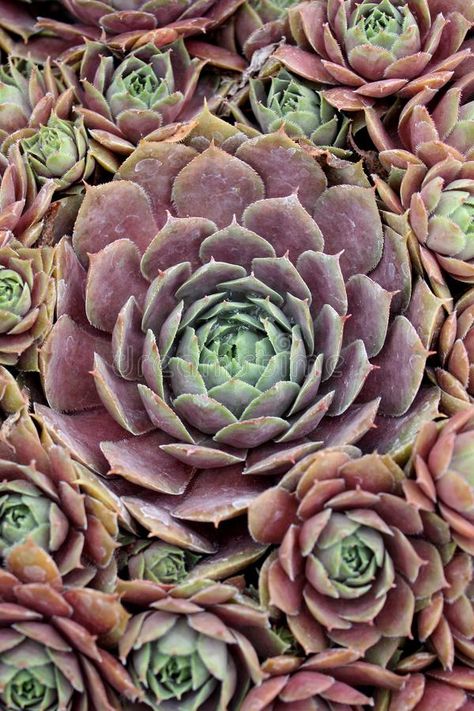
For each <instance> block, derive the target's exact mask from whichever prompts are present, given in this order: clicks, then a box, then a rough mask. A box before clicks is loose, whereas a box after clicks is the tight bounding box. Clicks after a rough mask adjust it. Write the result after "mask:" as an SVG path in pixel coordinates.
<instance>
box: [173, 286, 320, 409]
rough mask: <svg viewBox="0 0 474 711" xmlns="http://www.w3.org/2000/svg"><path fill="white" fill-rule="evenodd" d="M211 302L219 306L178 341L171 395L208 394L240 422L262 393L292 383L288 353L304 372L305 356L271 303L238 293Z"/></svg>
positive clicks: (298, 338)
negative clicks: (293, 355)
mask: <svg viewBox="0 0 474 711" xmlns="http://www.w3.org/2000/svg"><path fill="white" fill-rule="evenodd" d="M216 298H217V299H218V303H215V304H214V305H213V306H212V307H211V308H210V309H203V313H200V314H199V315H198V316H197V318H195V319H193V320H191V321H190V322H189V325H187V326H186V327H185V328H184V331H183V333H182V335H181V338H180V339H179V340H178V344H177V349H176V356H175V357H173V358H171V359H170V361H169V370H170V373H171V383H172V387H173V392H174V394H175V396H176V397H179V396H180V395H183V394H185V393H192V394H197V395H198V394H206V393H207V394H208V395H209V396H210V397H211V398H213V399H214V400H217V401H218V402H220V403H222V404H223V405H225V407H226V408H228V410H229V411H230V412H231V413H232V414H233V415H234V416H235V417H236V418H239V417H241V416H243V417H244V416H245V414H244V413H245V411H246V410H248V409H249V407H251V403H252V402H253V401H254V400H255V399H256V398H257V397H258V396H260V395H261V394H262V393H263V392H264V391H266V390H268V389H269V388H271V387H272V386H274V385H276V383H279V382H281V381H287V380H291V379H292V370H293V369H292V367H290V365H291V363H290V361H291V358H290V353H291V350H292V348H293V350H294V353H295V358H299V360H300V361H301V363H300V364H299V365H302V366H303V372H304V370H305V369H306V352H305V348H304V345H303V342H302V338H301V333H300V332H299V329H298V332H293V333H292V325H291V323H290V321H289V320H288V318H287V317H286V316H285V314H284V313H283V311H282V310H281V309H280V308H279V307H278V306H277V305H276V304H275V303H274V302H273V301H271V300H270V298H266V299H264V298H261V297H259V296H250V295H249V296H247V297H243V298H242V294H240V298H239V300H237V297H235V296H234V295H233V294H227V296H226V294H224V293H223V294H217V295H214V300H216ZM201 301H202V302H203V303H202V304H201V306H204V305H205V303H206V302H205V300H201ZM198 306H199V305H198ZM297 350H298V351H299V352H298V353H296V351H297ZM294 365H295V368H296V362H295V364H294ZM293 375H295V373H293ZM247 414H249V413H247Z"/></svg>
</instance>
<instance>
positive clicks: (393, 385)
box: [360, 316, 428, 416]
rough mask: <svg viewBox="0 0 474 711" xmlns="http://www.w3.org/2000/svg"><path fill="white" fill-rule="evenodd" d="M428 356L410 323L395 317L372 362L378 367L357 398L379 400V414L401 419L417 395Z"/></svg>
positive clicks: (402, 317) (405, 319)
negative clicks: (380, 348)
mask: <svg viewBox="0 0 474 711" xmlns="http://www.w3.org/2000/svg"><path fill="white" fill-rule="evenodd" d="M427 356H428V351H427V350H426V349H425V347H424V346H423V344H422V342H421V340H420V338H419V337H418V334H417V333H416V331H415V329H414V327H413V326H412V324H411V323H410V321H408V319H407V318H405V317H404V316H397V317H396V319H395V320H394V321H393V323H392V325H391V326H390V328H389V330H388V334H387V340H386V342H385V345H384V347H383V348H382V350H381V351H380V353H379V355H378V356H376V357H375V358H374V359H373V360H372V364H373V365H375V366H378V367H377V368H376V369H374V370H372V372H371V373H369V375H368V377H367V380H366V382H365V385H364V387H363V388H362V392H361V395H360V398H361V399H363V400H369V399H372V398H374V397H379V396H380V397H381V403H380V412H381V414H384V415H395V416H399V415H404V414H405V413H406V412H407V411H408V409H409V407H410V405H411V404H412V403H413V400H414V399H415V396H416V394H417V393H418V390H419V387H420V385H421V381H422V378H423V373H424V368H425V363H426V358H427Z"/></svg>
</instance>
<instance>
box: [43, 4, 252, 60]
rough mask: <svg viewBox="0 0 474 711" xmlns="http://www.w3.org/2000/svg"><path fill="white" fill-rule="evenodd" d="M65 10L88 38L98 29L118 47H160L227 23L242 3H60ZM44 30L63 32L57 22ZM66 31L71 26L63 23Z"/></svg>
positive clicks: (45, 23)
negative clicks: (75, 19) (152, 45)
mask: <svg viewBox="0 0 474 711" xmlns="http://www.w3.org/2000/svg"><path fill="white" fill-rule="evenodd" d="M61 2H62V4H63V5H64V7H65V8H66V9H67V10H68V11H69V12H70V13H71V15H73V17H76V18H77V19H78V20H79V21H80V22H81V23H83V25H85V26H86V31H87V36H88V37H91V36H94V35H95V38H96V39H98V36H97V35H98V33H97V32H94V30H96V29H101V30H104V31H105V32H106V33H107V34H108V35H109V36H112V37H113V38H114V41H113V44H114V46H115V47H121V48H128V49H130V48H133V47H134V46H135V47H136V46H138V45H141V44H146V43H147V42H148V41H153V42H155V43H157V46H162V45H163V44H168V43H169V42H173V41H174V40H175V39H176V38H177V37H178V36H179V35H183V34H185V35H190V34H195V33H199V32H204V31H208V30H210V29H212V28H213V27H216V26H217V25H219V24H220V23H222V22H224V21H225V20H226V19H227V18H228V17H230V16H231V15H232V13H233V12H235V10H236V9H237V7H239V5H241V4H242V2H243V0H227V1H225V0H199V2H195V1H194V0H180V1H179V2H173V3H168V4H163V3H162V2H161V1H160V0H61ZM40 24H41V26H42V27H43V28H45V29H50V30H51V29H53V30H56V32H58V31H60V30H61V24H60V23H57V22H55V21H53V22H52V23H51V22H47V21H46V22H42V23H40ZM62 25H64V26H65V30H66V32H67V30H68V25H67V24H66V23H62Z"/></svg>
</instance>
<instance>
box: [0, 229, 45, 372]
mask: <svg viewBox="0 0 474 711" xmlns="http://www.w3.org/2000/svg"><path fill="white" fill-rule="evenodd" d="M53 258H54V254H53V249H52V248H51V247H24V246H23V245H22V244H21V243H20V242H17V241H16V240H15V239H13V238H12V237H11V235H10V236H8V233H7V234H6V236H4V237H3V241H2V244H1V246H0V363H1V364H3V365H16V366H17V367H18V368H20V369H22V370H33V371H34V370H38V348H39V347H40V346H41V344H42V341H43V339H44V338H45V336H46V334H47V333H48V331H49V330H50V328H51V324H52V320H53V312H54V303H55V297H56V293H55V284H54V280H53V278H52V268H53Z"/></svg>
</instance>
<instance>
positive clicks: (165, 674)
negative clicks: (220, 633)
mask: <svg viewBox="0 0 474 711" xmlns="http://www.w3.org/2000/svg"><path fill="white" fill-rule="evenodd" d="M157 635H158V639H155V640H154V641H151V642H147V643H146V644H144V645H143V646H142V647H140V648H139V649H138V650H137V651H135V652H134V655H133V668H134V674H135V677H136V680H137V683H138V684H140V685H141V686H142V687H144V689H145V691H146V693H147V695H148V698H149V700H150V701H151V703H152V704H153V707H154V704H159V703H164V702H166V701H170V700H176V701H180V702H181V703H180V705H179V708H180V710H181V711H199V709H200V708H201V705H202V704H203V703H204V701H205V700H206V699H207V698H208V697H209V696H210V695H211V694H212V692H213V691H214V689H215V688H216V685H217V679H216V678H215V676H214V674H213V673H212V671H211V670H215V671H217V670H219V669H220V667H221V665H222V664H223V665H224V667H225V664H226V656H227V655H226V645H225V644H224V643H223V642H218V641H212V642H211V640H210V638H208V637H206V636H205V635H201V634H199V633H197V632H195V631H194V630H193V629H191V627H190V626H189V625H188V622H187V619H186V618H179V619H178V620H177V621H176V622H175V623H174V624H173V626H172V627H171V629H169V630H168V631H167V632H166V633H165V634H163V636H161V637H160V636H159V630H158V628H157ZM218 654H220V660H215V658H214V657H215V655H218ZM218 673H219V674H220V672H219V671H218ZM220 680H221V681H223V679H220Z"/></svg>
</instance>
